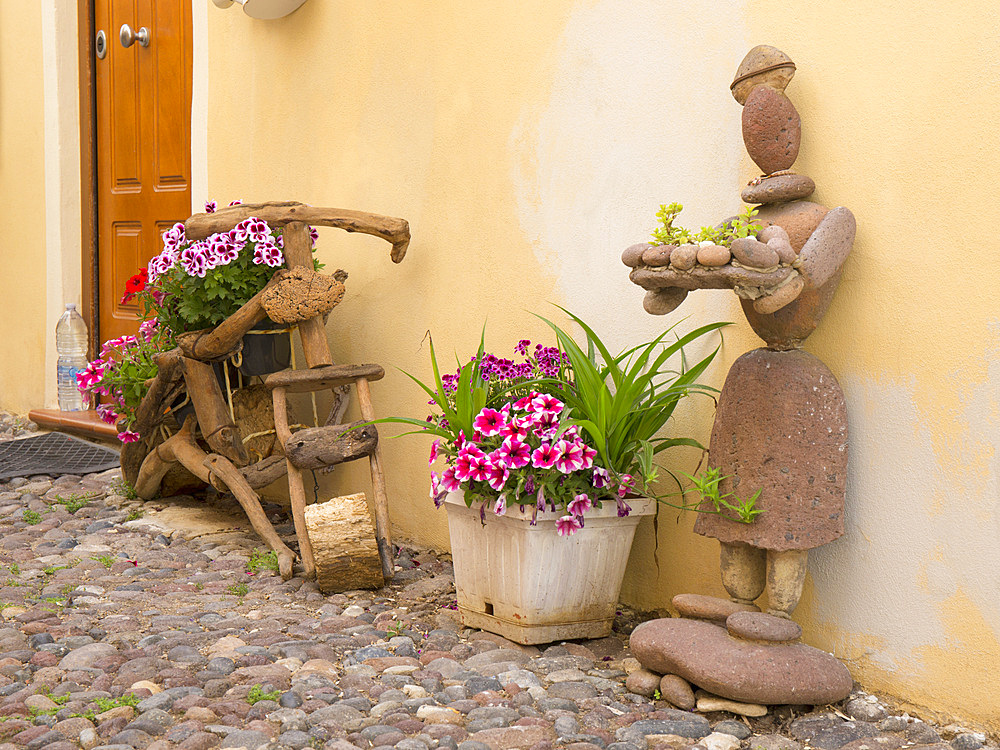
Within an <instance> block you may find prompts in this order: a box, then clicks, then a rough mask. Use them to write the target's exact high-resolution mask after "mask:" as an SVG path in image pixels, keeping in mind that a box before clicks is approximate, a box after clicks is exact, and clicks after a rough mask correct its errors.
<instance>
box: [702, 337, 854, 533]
mask: <svg viewBox="0 0 1000 750" xmlns="http://www.w3.org/2000/svg"><path fill="white" fill-rule="evenodd" d="M708 461H709V465H710V466H713V467H715V468H718V469H719V471H720V472H721V473H722V474H723V475H724V476H728V477H730V478H729V479H726V480H724V481H723V482H722V483H721V485H720V488H721V491H722V492H735V493H736V494H737V495H738V496H739V497H741V498H744V499H746V498H747V497H750V496H751V495H753V494H754V492H756V491H757V490H758V489H760V490H761V494H760V497H759V498H758V500H757V507H758V508H760V509H762V510H763V511H764V513H763V514H762V515H760V516H758V517H757V519H756V520H755V521H754V522H753V523H749V524H744V523H739V522H738V521H734V520H730V519H729V518H727V517H726V516H725V515H716V514H710V513H702V514H699V516H698V520H697V521H696V522H695V527H694V530H695V531H696V532H697V533H699V534H703V535H705V536H712V537H715V538H716V539H719V540H720V541H724V542H729V543H743V544H749V545H750V546H752V547H758V548H763V549H768V550H790V549H812V548H813V547H818V546H819V545H821V544H826V543H827V542H830V541H833V540H834V539H836V538H837V537H839V536H840V535H841V534H843V533H844V487H845V483H846V479H847V405H846V402H845V400H844V393H843V391H842V390H841V388H840V384H839V383H838V382H837V379H836V378H835V377H834V376H833V373H832V372H830V370H829V368H828V367H827V366H826V365H824V364H823V363H822V362H821V361H820V360H819V359H817V358H816V357H814V356H813V355H811V354H809V353H808V352H805V351H802V350H793V351H787V352H778V351H772V350H769V349H755V350H754V351H752V352H748V353H747V354H744V355H743V356H742V357H740V358H739V359H738V360H736V362H735V363H733V366H732V368H731V369H730V371H729V375H728V376H727V377H726V383H725V386H723V389H722V393H721V394H720V395H719V406H718V409H717V411H716V416H715V424H714V426H713V428H712V440H711V445H710V448H709V459H708ZM706 509H708V508H707V507H706Z"/></svg>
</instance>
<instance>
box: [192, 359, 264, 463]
mask: <svg viewBox="0 0 1000 750" xmlns="http://www.w3.org/2000/svg"><path fill="white" fill-rule="evenodd" d="M183 363H184V382H185V383H187V389H188V395H189V396H191V401H192V402H193V403H194V411H195V414H197V415H198V425H199V426H200V427H201V434H202V435H203V436H204V437H205V441H206V442H207V443H208V444H209V446H210V447H211V448H212V450H213V451H215V452H216V453H221V454H222V455H224V456H225V457H226V458H228V459H229V460H231V461H232V462H233V463H235V464H236V465H237V466H246V465H247V464H248V463H250V457H249V456H248V455H247V452H246V449H245V448H244V447H243V441H242V440H241V439H240V431H239V428H238V427H237V426H236V425H235V424H233V421H232V418H231V416H230V414H229V408H228V407H227V406H226V400H225V399H224V398H223V396H222V389H221V388H220V387H219V381H218V380H216V379H215V370H214V369H212V365H210V364H208V363H206V362H201V361H199V360H197V359H191V358H190V357H184V358H183Z"/></svg>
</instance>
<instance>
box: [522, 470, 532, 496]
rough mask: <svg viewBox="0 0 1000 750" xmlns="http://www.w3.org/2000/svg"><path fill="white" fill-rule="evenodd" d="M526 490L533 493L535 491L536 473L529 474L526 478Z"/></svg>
mask: <svg viewBox="0 0 1000 750" xmlns="http://www.w3.org/2000/svg"><path fill="white" fill-rule="evenodd" d="M524 491H525V492H526V493H527V494H529V495H530V494H532V493H533V492H534V491H535V475H534V474H528V478H527V479H525V480H524Z"/></svg>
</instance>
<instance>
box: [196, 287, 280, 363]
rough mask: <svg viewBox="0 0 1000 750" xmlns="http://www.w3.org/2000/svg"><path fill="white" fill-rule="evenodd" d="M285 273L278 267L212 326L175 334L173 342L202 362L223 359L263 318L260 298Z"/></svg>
mask: <svg viewBox="0 0 1000 750" xmlns="http://www.w3.org/2000/svg"><path fill="white" fill-rule="evenodd" d="M287 275H288V271H287V270H285V269H284V268H279V269H278V270H277V271H275V272H274V276H272V277H271V279H270V281H268V282H267V284H266V285H265V286H264V288H263V289H261V290H260V291H259V292H257V294H255V295H254V296H253V297H251V298H250V299H249V300H247V302H246V303H245V304H244V305H243V306H242V307H241V308H240V309H239V310H237V311H236V312H234V313H233V314H232V315H230V316H229V317H228V318H226V319H225V320H224V321H222V322H221V323H219V325H217V326H216V327H215V328H209V329H205V330H202V331H188V332H186V333H182V334H180V335H178V336H177V343H178V345H179V346H180V347H181V349H182V350H183V352H184V356H185V357H191V358H192V359H200V360H202V361H203V362H213V361H218V360H221V359H227V358H228V357H229V356H230V355H232V354H233V353H235V352H237V351H239V349H240V346H241V343H242V339H243V337H244V336H245V335H246V333H247V331H249V330H250V329H251V328H253V327H254V326H255V325H257V324H258V323H260V322H261V321H262V320H264V319H266V318H267V313H266V312H265V311H264V307H263V305H262V304H261V299H263V297H264V295H265V294H266V293H267V291H268V290H269V289H271V288H272V287H274V286H275V285H277V284H279V283H280V282H281V280H282V279H284V278H285V277H286V276H287Z"/></svg>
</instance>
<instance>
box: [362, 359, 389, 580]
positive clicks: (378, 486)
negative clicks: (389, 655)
mask: <svg viewBox="0 0 1000 750" xmlns="http://www.w3.org/2000/svg"><path fill="white" fill-rule="evenodd" d="M354 383H355V385H356V386H357V388H358V406H359V407H360V408H361V418H362V419H363V420H365V421H366V422H370V421H372V420H373V419H375V409H374V408H373V407H372V394H371V390H370V389H369V388H368V381H367V380H366V379H365V378H358V379H357V380H355V381H354ZM368 460H369V463H370V464H371V472H372V490H373V492H374V495H375V537H376V538H377V539H378V551H379V557H380V558H381V559H382V576H383V577H384V578H385V580H386V583H388V582H389V581H391V580H392V576H393V572H394V570H395V564H396V560H395V556H394V555H393V553H392V540H391V538H390V536H389V501H388V498H387V497H386V493H385V475H384V474H383V473H382V444H381V441H380V442H378V443H376V444H375V450H374V451H373V452H372V454H371V455H370V456H369V457H368Z"/></svg>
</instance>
